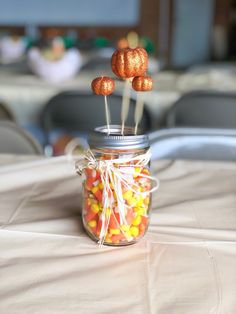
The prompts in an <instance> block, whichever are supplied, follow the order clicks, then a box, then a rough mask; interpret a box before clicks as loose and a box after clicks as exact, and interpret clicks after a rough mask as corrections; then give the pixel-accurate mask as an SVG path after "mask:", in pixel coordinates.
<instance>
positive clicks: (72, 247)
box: [0, 155, 236, 314]
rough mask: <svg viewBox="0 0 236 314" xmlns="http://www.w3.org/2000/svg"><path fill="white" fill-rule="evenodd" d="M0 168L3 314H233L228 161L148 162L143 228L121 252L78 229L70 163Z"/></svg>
mask: <svg viewBox="0 0 236 314" xmlns="http://www.w3.org/2000/svg"><path fill="white" fill-rule="evenodd" d="M0 164H1V166H0V221H1V229H0V249H1V255H0V278H1V280H0V313H2V314H54V313H55V314H61V313H63V314H64V313H67V314H78V313H81V314H83V313H89V314H110V313H114V314H115V313H122V314H123V313H127V314H190V313H191V314H210V313H211V314H220V313H221V314H235V311H236V298H235V295H236V267H235V265H236V164H235V163H220V162H217V163H209V162H192V161H191V162H190V161H175V162H171V161H157V162H154V163H153V173H154V174H155V175H157V176H158V177H159V178H160V180H161V186H160V189H159V191H158V192H155V193H154V195H153V206H152V209H153V212H152V218H151V225H150V228H149V231H148V233H147V235H146V236H145V237H144V238H143V239H142V240H141V241H140V242H139V243H137V244H135V245H132V246H128V247H120V248H114V247H100V248H99V247H98V246H97V245H96V244H95V243H94V242H93V241H92V240H90V239H89V238H88V237H87V236H86V234H85V233H84V231H83V229H82V225H81V217H80V212H81V195H80V191H81V179H80V177H78V176H76V175H75V173H74V166H73V164H70V163H67V162H66V161H63V160H60V159H54V160H51V159H48V160H41V159H40V158H39V159H37V160H35V161H31V160H30V159H28V160H25V159H24V158H23V157H22V158H19V157H18V158H16V157H13V156H3V155H2V156H1V157H0Z"/></svg>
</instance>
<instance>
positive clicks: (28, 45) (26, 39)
mask: <svg viewBox="0 0 236 314" xmlns="http://www.w3.org/2000/svg"><path fill="white" fill-rule="evenodd" d="M23 40H24V42H25V43H26V48H27V49H30V48H32V47H33V46H35V44H36V43H35V41H34V40H33V39H32V38H31V37H29V36H24V37H23Z"/></svg>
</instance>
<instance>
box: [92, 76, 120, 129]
mask: <svg viewBox="0 0 236 314" xmlns="http://www.w3.org/2000/svg"><path fill="white" fill-rule="evenodd" d="M91 88H92V91H93V92H94V93H95V94H96V95H102V96H104V100H105V113H106V123H107V130H108V134H110V111H109V107H108V102H107V96H108V95H110V94H112V93H113V92H114V90H115V81H114V80H113V79H112V78H111V77H108V76H101V77H97V78H95V79H94V80H93V81H92V83H91Z"/></svg>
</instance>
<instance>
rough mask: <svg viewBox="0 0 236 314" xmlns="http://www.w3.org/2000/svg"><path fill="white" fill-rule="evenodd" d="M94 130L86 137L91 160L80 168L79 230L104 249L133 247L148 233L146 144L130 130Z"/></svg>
mask: <svg viewBox="0 0 236 314" xmlns="http://www.w3.org/2000/svg"><path fill="white" fill-rule="evenodd" d="M123 134H124V135H121V127H120V126H110V134H109V135H108V134H107V127H99V128H96V129H95V131H94V132H93V133H92V134H91V135H90V137H89V146H90V150H91V158H92V161H91V160H90V162H88V163H87V165H86V168H85V169H84V173H85V179H84V181H83V210H82V219H83V225H84V228H85V230H86V232H87V233H88V235H89V236H90V237H91V238H92V239H93V240H94V241H96V242H99V243H100V244H105V245H114V246H122V245H129V244H133V243H135V242H137V241H138V240H139V239H140V238H142V237H143V235H144V234H145V232H146V231H147V228H148V224H149V217H150V205H151V193H150V190H151V178H150V170H149V166H150V155H149V152H148V151H149V139H148V136H147V135H134V128H131V127H126V128H125V129H124V132H123Z"/></svg>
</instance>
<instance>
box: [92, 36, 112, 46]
mask: <svg viewBox="0 0 236 314" xmlns="http://www.w3.org/2000/svg"><path fill="white" fill-rule="evenodd" d="M94 45H95V47H96V48H104V47H107V46H108V45H109V40H108V39H107V38H106V37H97V38H96V39H95V41H94Z"/></svg>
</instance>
